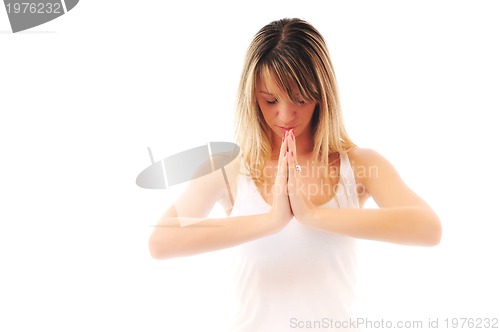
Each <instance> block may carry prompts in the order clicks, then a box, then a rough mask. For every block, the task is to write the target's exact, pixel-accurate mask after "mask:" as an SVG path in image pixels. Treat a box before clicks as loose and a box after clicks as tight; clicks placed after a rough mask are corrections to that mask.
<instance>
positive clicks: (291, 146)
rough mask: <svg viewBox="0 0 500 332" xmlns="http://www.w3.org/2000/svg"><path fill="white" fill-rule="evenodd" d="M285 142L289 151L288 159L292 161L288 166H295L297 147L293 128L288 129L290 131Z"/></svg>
mask: <svg viewBox="0 0 500 332" xmlns="http://www.w3.org/2000/svg"><path fill="white" fill-rule="evenodd" d="M287 142H288V151H290V157H291V158H290V159H289V161H291V162H292V163H291V164H290V166H293V167H295V165H296V164H297V147H296V144H295V133H294V132H293V129H292V130H290V133H289V134H288V138H287Z"/></svg>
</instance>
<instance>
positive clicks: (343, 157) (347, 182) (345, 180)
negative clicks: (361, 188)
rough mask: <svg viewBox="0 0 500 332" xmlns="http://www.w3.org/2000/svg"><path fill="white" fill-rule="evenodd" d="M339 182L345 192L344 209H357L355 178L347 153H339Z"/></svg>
mask: <svg viewBox="0 0 500 332" xmlns="http://www.w3.org/2000/svg"><path fill="white" fill-rule="evenodd" d="M340 181H341V184H342V185H343V186H344V190H345V198H346V202H345V203H346V204H345V205H346V206H345V207H346V208H359V201H358V194H357V185H356V178H355V177H354V171H353V169H352V167H351V163H350V161H349V156H348V155H347V153H340Z"/></svg>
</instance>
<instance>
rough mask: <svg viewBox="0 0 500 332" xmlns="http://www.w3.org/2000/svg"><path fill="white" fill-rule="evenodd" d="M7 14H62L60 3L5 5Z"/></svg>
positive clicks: (16, 3)
mask: <svg viewBox="0 0 500 332" xmlns="http://www.w3.org/2000/svg"><path fill="white" fill-rule="evenodd" d="M6 7H7V13H9V14H10V13H14V14H20V13H23V14H62V12H61V9H62V8H61V4H60V3H57V2H56V3H50V2H48V3H43V2H40V3H34V2H15V3H13V4H10V3H8V4H7V5H6Z"/></svg>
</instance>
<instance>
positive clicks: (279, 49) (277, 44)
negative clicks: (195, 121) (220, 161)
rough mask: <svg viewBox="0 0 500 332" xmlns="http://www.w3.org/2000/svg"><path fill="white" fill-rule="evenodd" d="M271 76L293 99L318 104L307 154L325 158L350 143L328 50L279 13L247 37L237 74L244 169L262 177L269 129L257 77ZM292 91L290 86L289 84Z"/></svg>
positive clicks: (311, 31)
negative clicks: (311, 143)
mask: <svg viewBox="0 0 500 332" xmlns="http://www.w3.org/2000/svg"><path fill="white" fill-rule="evenodd" d="M261 75H262V77H263V78H265V79H266V80H267V79H269V78H272V79H274V80H275V81H276V83H277V84H278V86H279V87H280V88H281V89H282V90H283V91H285V92H286V93H287V95H288V98H289V99H290V100H295V99H296V96H294V89H298V92H299V95H300V97H301V98H304V99H305V100H308V101H316V102H317V103H318V104H317V106H316V109H315V110H314V113H313V117H312V124H311V125H312V130H313V133H314V136H313V160H315V161H318V162H320V164H323V165H328V164H330V163H331V159H330V158H331V155H332V153H335V152H339V153H346V152H347V151H348V149H350V148H352V147H354V146H355V145H354V143H353V142H352V141H351V139H350V138H349V136H348V135H347V132H346V130H345V128H344V121H343V117H342V111H341V108H340V102H339V96H338V88H337V83H336V78H335V72H334V70H333V66H332V62H331V59H330V55H329V52H328V49H327V46H326V43H325V40H324V39H323V37H322V36H321V34H320V33H319V32H318V31H317V30H316V29H315V28H314V27H313V26H312V25H310V24H309V23H307V22H306V21H303V20H301V19H297V18H293V19H288V18H286V19H281V20H278V21H274V22H271V23H269V24H268V25H266V26H264V27H263V28H262V29H260V30H259V32H258V33H257V34H256V35H255V36H254V39H253V41H252V42H251V44H250V46H249V48H248V50H247V54H246V58H245V62H244V67H243V73H242V75H241V80H240V85H239V90H238V96H237V105H236V135H235V136H236V143H237V144H238V145H239V146H240V148H241V152H242V158H243V162H244V164H245V168H246V170H247V171H248V172H249V175H250V176H252V178H254V179H255V180H257V181H258V182H261V181H263V180H264V172H263V169H264V167H265V164H266V161H267V160H269V159H270V157H271V149H272V147H271V130H270V128H269V127H268V125H267V124H266V121H265V120H264V117H263V115H262V112H261V111H260V108H259V105H258V103H257V97H256V91H255V90H256V85H257V80H258V79H259V77H260V76H261ZM295 91H296V90H295Z"/></svg>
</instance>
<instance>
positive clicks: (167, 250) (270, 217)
mask: <svg viewBox="0 0 500 332" xmlns="http://www.w3.org/2000/svg"><path fill="white" fill-rule="evenodd" d="M283 149H284V150H285V151H286V146H285V147H284V145H282V150H283ZM287 171H288V170H287V165H286V158H285V157H284V152H283V151H282V153H281V155H280V159H279V162H278V172H277V176H276V181H275V186H274V187H273V194H274V196H273V206H272V209H271V211H270V212H269V213H266V214H258V215H249V216H238V217H227V218H220V219H206V218H207V215H208V213H209V212H210V211H211V210H212V208H213V206H214V204H215V203H216V202H217V201H218V200H220V199H221V197H222V195H224V194H225V193H226V184H225V182H224V181H223V176H222V174H220V172H221V171H218V172H214V173H212V174H210V175H206V176H204V177H202V178H199V179H196V180H194V181H192V183H191V184H190V185H189V187H188V189H187V190H186V192H185V193H184V194H183V195H181V196H180V197H179V199H178V200H177V201H176V202H175V203H174V204H173V205H172V206H171V207H170V208H169V209H168V210H167V211H166V212H165V214H164V215H163V216H162V217H161V218H160V220H159V222H158V224H157V225H156V226H155V228H154V230H153V232H152V234H151V237H150V239H149V250H150V253H151V256H152V257H154V258H157V259H164V258H172V257H179V256H188V255H195V254H199V253H203V252H207V251H212V250H217V249H223V248H228V247H232V246H235V245H238V244H241V243H244V242H248V241H252V240H255V239H258V238H261V237H264V236H267V235H271V234H274V233H276V232H278V231H279V230H280V229H282V228H283V227H284V226H285V225H286V224H288V222H289V221H290V220H291V219H292V217H293V214H292V212H291V208H290V202H289V200H288V195H287V192H286V188H287V185H286V184H287V182H286V179H287ZM229 173H230V174H232V176H236V175H237V172H236V171H235V170H234V169H233V170H232V171H230V172H228V174H229ZM184 218H185V219H186V220H188V219H191V218H195V219H198V220H197V222H196V223H194V224H191V225H189V226H184V227H181V224H182V221H183V219H184Z"/></svg>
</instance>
